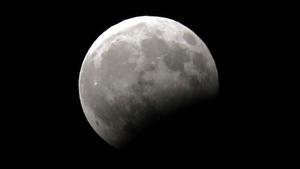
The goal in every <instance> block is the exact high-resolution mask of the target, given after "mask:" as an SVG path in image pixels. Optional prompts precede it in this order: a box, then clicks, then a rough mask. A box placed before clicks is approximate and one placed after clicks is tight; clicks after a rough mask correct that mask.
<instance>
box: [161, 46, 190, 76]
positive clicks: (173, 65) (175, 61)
mask: <svg viewBox="0 0 300 169" xmlns="http://www.w3.org/2000/svg"><path fill="white" fill-rule="evenodd" d="M189 60H190V56H189V55H188V54H187V53H186V49H184V48H182V47H180V45H179V44H177V43H175V42H174V43H173V44H172V48H170V49H169V53H168V54H167V55H166V56H165V57H164V62H165V64H166V65H167V67H168V68H169V69H170V70H173V71H179V72H184V63H185V62H188V61H189Z"/></svg>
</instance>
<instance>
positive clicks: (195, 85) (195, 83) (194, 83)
mask: <svg viewBox="0 0 300 169" xmlns="http://www.w3.org/2000/svg"><path fill="white" fill-rule="evenodd" d="M189 84H190V86H191V87H192V88H198V87H199V85H201V83H200V81H199V79H198V77H197V76H195V75H191V76H189Z"/></svg>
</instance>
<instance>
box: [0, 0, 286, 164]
mask: <svg viewBox="0 0 300 169" xmlns="http://www.w3.org/2000/svg"><path fill="white" fill-rule="evenodd" d="M8 7H9V8H8V9H11V10H7V11H4V10H3V15H2V16H8V17H4V18H3V22H4V23H5V24H3V25H4V26H3V28H4V31H3V32H2V33H3V36H2V37H3V40H4V41H5V43H4V45H3V47H4V51H5V52H7V55H6V56H7V57H5V58H3V66H2V69H4V70H3V71H2V72H3V78H5V79H6V80H5V82H6V83H4V85H7V86H8V87H5V88H4V91H3V93H4V95H3V97H5V98H6V100H7V101H8V103H7V104H6V102H5V104H4V108H5V110H6V111H5V112H7V113H3V118H2V119H1V120H2V125H3V126H4V127H3V128H2V129H4V132H3V133H4V134H5V137H3V140H4V143H3V144H2V145H3V147H4V148H5V150H6V149H7V151H3V152H5V156H6V157H8V158H9V159H15V160H16V159H18V160H19V159H22V160H21V161H22V162H20V163H22V164H25V163H26V164H27V163H28V164H35V165H36V164H38V163H42V164H47V165H50V164H60V163H65V164H72V165H74V164H75V166H76V165H77V164H78V163H80V162H83V163H85V164H93V165H95V166H97V167H98V166H99V167H101V166H102V165H104V164H110V165H125V164H129V165H133V166H134V165H136V164H139V163H141V164H142V165H145V166H148V165H156V164H157V165H158V164H159V162H164V163H167V164H177V163H178V162H180V163H183V164H184V165H189V164H191V165H194V164H197V165H199V166H202V165H206V164H209V165H212V166H214V165H232V164H234V165H238V164H239V163H241V164H243V165H245V164H246V165H248V164H255V163H257V162H265V161H267V159H268V158H269V157H270V155H274V156H276V155H275V154H276V153H278V151H279V148H278V147H277V148H276V149H274V147H275V146H276V145H278V144H277V142H276V140H278V139H277V137H278V136H274V135H276V134H274V133H278V132H280V130H281V128H280V126H281V124H282V121H278V120H277V119H278V118H280V117H281V114H278V113H275V111H274V110H275V109H276V111H281V110H283V108H281V107H279V106H278V104H277V103H278V102H277V101H276V100H277V99H276V98H278V97H279V96H280V95H281V94H282V93H281V92H282V91H281V90H278V88H277V86H276V87H275V85H274V83H271V81H272V82H273V80H274V79H277V77H278V76H280V77H282V76H285V77H286V79H288V77H287V75H285V74H283V72H282V71H281V68H278V67H279V66H278V65H276V64H274V63H275V62H276V63H277V61H279V62H281V61H282V60H280V59H279V58H278V57H277V55H278V54H279V53H280V52H279V51H278V50H275V49H277V48H280V47H281V46H282V45H283V44H279V43H276V41H278V38H279V37H280V35H279V34H278V30H280V29H279V28H280V27H279V26H280V24H278V22H279V21H281V20H284V21H285V20H286V19H289V18H285V17H284V16H283V15H281V12H280V11H279V9H282V8H283V7H281V8H277V7H278V6H272V4H259V3H257V4H251V3H249V4H238V3H232V4H230V3H226V4H225V3H224V4H220V3H212V4H208V3H203V2H198V3H183V2H176V1H174V2H172V3H162V2H154V1H145V2H143V1H141V2H138V3H129V2H126V3H119V2H113V1H112V2H105V3H104V2H103V3H97V4H96V3H90V4H80V3H74V2H73V3H70V4H61V3H40V4H38V3H32V4H30V3H26V4H18V5H17V6H15V5H14V4H10V5H8ZM3 8H6V6H3ZM141 15H150V16H163V17H167V18H171V19H174V20H176V21H178V22H180V23H182V24H184V25H186V26H187V27H189V28H190V29H192V30H193V31H194V32H195V33H196V34H197V35H198V36H199V37H200V38H201V39H202V40H203V41H204V42H205V43H206V45H207V46H208V48H209V49H210V52H211V54H212V56H213V58H214V59H215V62H216V65H217V69H218V73H219V85H220V89H219V95H218V97H217V98H216V99H213V100H210V101H207V102H205V103H195V104H193V105H190V106H189V107H186V108H183V109H181V110H178V113H177V115H176V116H174V117H172V118H171V119H168V120H166V121H164V122H162V123H160V124H157V126H156V127H154V128H152V129H151V130H148V131H147V132H145V133H144V134H143V135H141V136H140V138H139V139H137V140H136V141H135V142H134V143H133V144H132V145H130V146H129V147H128V148H125V149H121V150H117V149H114V148H112V147H111V146H109V145H108V144H107V143H106V142H104V141H103V140H102V139H101V138H100V137H99V136H98V135H97V134H96V133H95V132H94V131H93V129H92V128H91V127H90V125H89V124H88V122H87V120H86V118H85V116H84V113H83V111H82V109H81V105H80V100H79V94H78V78H79V71H80V66H81V63H82V61H83V59H84V57H85V54H86V53H87V51H88V49H89V47H90V46H91V45H92V43H93V42H94V41H95V40H96V38H97V37H98V36H99V35H100V34H101V33H102V32H104V31H105V30H106V29H108V28H109V27H110V26H112V25H114V24H117V23H119V22H120V21H122V20H124V19H128V18H131V17H135V16H141ZM274 32H276V33H274ZM274 42H275V43H274ZM274 50H275V51H276V52H275V53H274ZM281 56H283V55H281ZM281 58H282V57H281ZM273 68H276V69H273ZM6 93H8V94H6ZM270 98H271V99H270ZM286 99H289V98H286ZM3 110H4V109H3ZM284 110H285V111H287V109H286V107H285V109H284ZM6 115H8V117H6ZM11 119H12V120H11ZM275 123H276V124H275ZM18 160H16V161H18ZM10 164H15V163H10Z"/></svg>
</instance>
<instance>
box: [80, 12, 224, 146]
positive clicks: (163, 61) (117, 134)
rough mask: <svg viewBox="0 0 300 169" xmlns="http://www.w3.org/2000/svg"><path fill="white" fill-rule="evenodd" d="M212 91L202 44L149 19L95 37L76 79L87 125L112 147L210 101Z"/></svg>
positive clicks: (213, 77)
mask: <svg viewBox="0 0 300 169" xmlns="http://www.w3.org/2000/svg"><path fill="white" fill-rule="evenodd" d="M218 87H219V84H218V73H217V69H216V65H215V62H214V60H213V58H212V56H211V54H210V52H209V50H208V48H207V46H206V45H205V44H204V42H203V41H202V40H201V39H200V38H199V37H198V36H197V35H196V34H195V33H194V32H193V31H191V30H190V29H189V28H187V27H186V26H184V25H182V24H180V23H179V22H176V21H174V20H171V19H168V18H163V17H152V16H141V17H135V18H131V19H127V20H124V21H122V22H120V23H118V24H116V25H114V26H112V27H110V28H109V29H108V30H106V31H105V32H104V33H103V34H101V35H100V36H99V37H98V38H97V40H96V41H95V42H94V43H93V45H92V46H91V47H90V49H89V51H88V52H87V54H86V56H85V59H84V61H83V64H82V67H81V71H80V77H79V94H80V101H81V105H82V108H83V111H84V113H85V116H86V118H87V120H88V122H89V123H90V125H91V126H92V128H93V129H94V130H95V131H96V132H97V134H98V135H99V136H100V137H102V138H103V139H104V140H105V141H106V142H107V143H109V144H110V145H112V146H113V147H116V148H120V147H124V146H125V145H126V144H127V143H129V142H130V141H131V140H132V139H134V138H135V137H136V136H137V135H138V134H139V133H141V132H143V129H144V128H145V127H146V126H147V125H149V124H150V123H152V122H154V121H155V120H157V119H161V118H166V117H168V116H169V115H171V114H172V112H173V111H174V110H175V109H177V108H178V107H180V106H183V105H185V104H186V103H189V102H191V101H195V100H201V99H206V98H211V97H214V96H215V95H216V94H217V93H218ZM183 116H184V114H183Z"/></svg>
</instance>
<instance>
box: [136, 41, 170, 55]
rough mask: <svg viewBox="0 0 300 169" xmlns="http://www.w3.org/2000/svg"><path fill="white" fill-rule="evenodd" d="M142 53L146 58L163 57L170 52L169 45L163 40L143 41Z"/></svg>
mask: <svg viewBox="0 0 300 169" xmlns="http://www.w3.org/2000/svg"><path fill="white" fill-rule="evenodd" d="M141 47H142V51H143V53H144V55H145V57H146V58H153V57H154V58H156V57H161V56H163V55H164V54H165V53H167V52H168V48H169V47H168V45H167V44H166V42H165V41H164V40H162V39H159V38H157V37H155V36H154V37H152V38H150V39H144V40H142V41H141Z"/></svg>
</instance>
